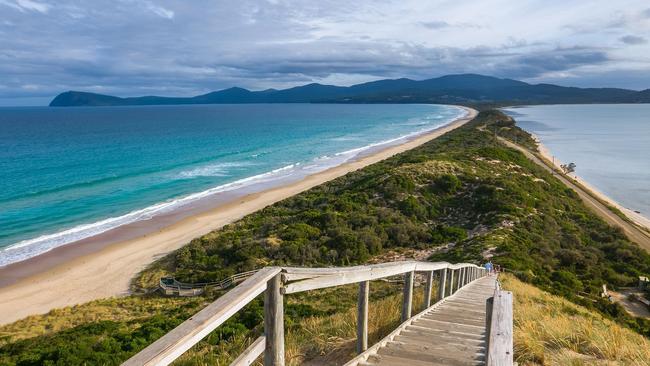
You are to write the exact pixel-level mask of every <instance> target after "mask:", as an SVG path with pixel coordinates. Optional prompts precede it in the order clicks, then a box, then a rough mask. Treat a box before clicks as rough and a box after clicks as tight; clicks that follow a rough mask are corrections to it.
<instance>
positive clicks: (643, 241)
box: [498, 137, 650, 252]
mask: <svg viewBox="0 0 650 366" xmlns="http://www.w3.org/2000/svg"><path fill="white" fill-rule="evenodd" d="M498 139H499V141H500V142H502V143H504V144H505V145H507V146H508V147H511V148H513V149H517V150H519V151H521V152H522V153H524V155H526V157H528V158H529V159H530V160H532V161H533V162H535V163H536V164H537V165H539V166H541V167H542V168H544V169H546V170H547V171H549V172H552V169H551V167H549V166H548V165H547V164H546V163H544V161H542V160H541V159H540V158H538V157H537V156H536V155H535V154H533V153H532V152H531V151H530V150H528V149H526V148H524V147H522V146H520V145H517V144H515V143H513V142H511V141H509V140H507V139H505V138H503V137H498ZM555 177H556V178H557V179H559V180H560V181H561V182H562V183H564V184H566V185H567V187H569V188H571V189H573V190H574V191H575V192H576V193H577V194H578V196H580V198H581V199H582V201H583V202H584V203H585V204H586V205H587V207H589V208H591V209H592V210H593V211H594V212H595V213H596V214H597V215H598V216H600V217H601V218H602V219H603V220H605V221H606V222H608V223H609V224H610V225H614V226H618V227H620V228H621V229H623V231H624V232H625V235H627V237H628V238H629V239H630V240H631V241H633V242H635V243H637V244H639V246H641V248H643V249H645V250H646V251H648V252H650V236H648V234H646V233H644V232H643V231H641V230H640V229H639V228H637V227H636V226H635V225H634V224H631V223H629V222H627V221H625V220H623V219H622V218H621V217H619V216H618V215H616V214H615V213H613V212H612V211H610V210H609V209H608V208H607V206H605V205H604V204H602V203H601V202H600V201H598V200H597V199H595V198H594V197H593V196H591V195H590V194H589V193H588V192H586V191H585V190H584V189H582V188H581V187H580V186H578V185H576V184H574V183H573V182H572V181H571V180H569V179H567V178H566V177H564V176H563V175H561V174H557V173H556V174H555Z"/></svg>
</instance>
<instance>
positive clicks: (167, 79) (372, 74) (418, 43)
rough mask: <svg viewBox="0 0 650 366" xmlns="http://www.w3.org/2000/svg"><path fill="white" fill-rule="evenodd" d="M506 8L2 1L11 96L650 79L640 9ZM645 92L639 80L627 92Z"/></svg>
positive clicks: (4, 89) (496, 0) (428, 1)
mask: <svg viewBox="0 0 650 366" xmlns="http://www.w3.org/2000/svg"><path fill="white" fill-rule="evenodd" d="M503 1H504V0H468V1H467V2H454V3H449V2H447V1H443V0H403V1H382V2H376V1H372V0H359V1H355V2H352V3H350V2H347V1H344V0H320V1H318V2H305V1H300V0H281V1H280V0H277V1H268V0H239V1H237V2H227V3H226V2H219V1H205V2H200V3H196V2H189V1H186V0H87V1H84V2H83V6H81V5H80V3H79V2H78V1H76V0H59V1H57V2H56V3H54V2H53V1H50V0H0V8H1V9H0V13H1V14H2V15H1V16H0V37H1V39H2V47H0V75H2V77H1V78H0V99H1V98H9V97H12V98H15V97H26V98H27V97H29V98H37V97H53V96H54V95H56V94H57V93H59V92H61V91H64V90H70V89H74V90H88V91H95V92H101V93H107V94H116V95H122V96H133V95H143V94H147V95H150V94H158V95H196V94H200V93H204V92H208V91H212V90H217V89H222V88H227V87H231V86H242V87H246V88H250V89H265V88H269V87H275V88H283V87H290V86H295V85H298V84H304V83H309V82H323V83H337V84H341V85H349V84H352V83H358V82H363V81H367V80H376V79H380V78H398V77H409V78H413V79H425V78H430V77H435V76H440V75H444V74H449V73H463V72H474V73H483V74H492V75H496V76H501V77H511V78H520V79H525V80H535V81H537V82H544V81H545V80H553V81H555V82H558V80H563V79H562V78H565V80H568V81H570V82H572V83H576V84H580V82H581V80H583V79H581V78H582V77H584V78H586V79H584V80H587V79H588V80H590V82H595V81H597V80H598V79H597V75H598V74H599V73H601V74H602V75H605V74H607V75H610V77H609V78H608V79H607V80H609V81H608V82H612V83H614V82H615V80H616V79H615V78H614V77H611V75H614V73H615V72H619V73H624V72H630V74H629V75H632V73H631V72H632V71H631V70H633V71H634V73H633V74H634V75H642V74H643V72H646V73H648V74H650V65H649V64H648V61H647V55H648V54H649V52H650V45H649V44H648V43H636V45H635V46H634V47H626V46H625V44H629V42H630V41H632V42H634V39H631V38H628V36H626V35H632V37H639V36H637V35H644V34H647V32H648V31H650V29H649V27H650V24H648V22H647V20H646V19H641V18H640V16H639V14H641V13H643V12H646V6H640V5H639V4H638V3H639V2H638V0H636V1H635V0H619V1H620V2H621V3H617V4H611V3H610V2H608V1H606V0H593V1H594V3H590V4H589V5H586V4H584V3H580V2H575V3H574V2H570V3H566V2H565V3H563V4H555V3H554V2H547V3H545V4H544V6H540V5H539V2H537V1H535V0H521V1H518V2H516V4H514V3H513V4H512V5H509V8H508V12H507V13H506V12H502V11H498V9H499V6H502V4H503ZM594 4H595V5H594ZM12 9H13V10H12ZM341 9H346V11H341ZM620 9H626V10H625V11H622V10H620ZM532 12H535V14H537V15H536V16H529V15H530V14H532ZM43 14H47V16H42V15H43ZM476 14H481V16H478V17H477V16H476ZM621 19H624V20H625V21H620V20H621ZM613 23H616V25H617V28H611V27H610V28H605V27H603V26H598V25H599V24H600V25H605V24H613ZM569 26H571V27H569ZM623 36H625V37H623ZM626 41H627V42H626ZM637 41H638V40H637ZM640 80H643V82H645V80H647V78H642V79H640ZM638 83H640V82H638ZM638 83H637V82H635V81H634V79H633V78H632V77H627V78H622V79H621V80H620V84H619V85H618V86H622V87H624V86H626V85H634V86H636V85H638ZM0 103H1V101H0Z"/></svg>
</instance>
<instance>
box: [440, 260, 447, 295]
mask: <svg viewBox="0 0 650 366" xmlns="http://www.w3.org/2000/svg"><path fill="white" fill-rule="evenodd" d="M438 281H439V282H438V300H442V299H444V298H445V285H446V284H447V268H443V269H442V270H440V278H439V279H438Z"/></svg>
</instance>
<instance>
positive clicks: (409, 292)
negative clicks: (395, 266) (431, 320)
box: [402, 271, 415, 322]
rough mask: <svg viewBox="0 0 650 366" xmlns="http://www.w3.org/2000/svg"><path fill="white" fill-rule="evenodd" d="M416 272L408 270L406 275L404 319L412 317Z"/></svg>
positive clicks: (403, 306)
mask: <svg viewBox="0 0 650 366" xmlns="http://www.w3.org/2000/svg"><path fill="white" fill-rule="evenodd" d="M414 277H415V272H413V271H411V272H407V273H406V274H405V275H404V298H403V299H402V321H403V322H404V321H406V320H407V319H408V318H410V317H411V311H412V310H413V279H414Z"/></svg>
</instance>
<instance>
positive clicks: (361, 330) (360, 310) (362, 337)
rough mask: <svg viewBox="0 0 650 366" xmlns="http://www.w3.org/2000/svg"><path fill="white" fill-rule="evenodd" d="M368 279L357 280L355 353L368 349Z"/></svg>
mask: <svg viewBox="0 0 650 366" xmlns="http://www.w3.org/2000/svg"><path fill="white" fill-rule="evenodd" d="M369 295H370V281H363V282H359V303H358V307H357V353H363V352H364V351H365V350H367V349H368V297H369Z"/></svg>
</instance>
